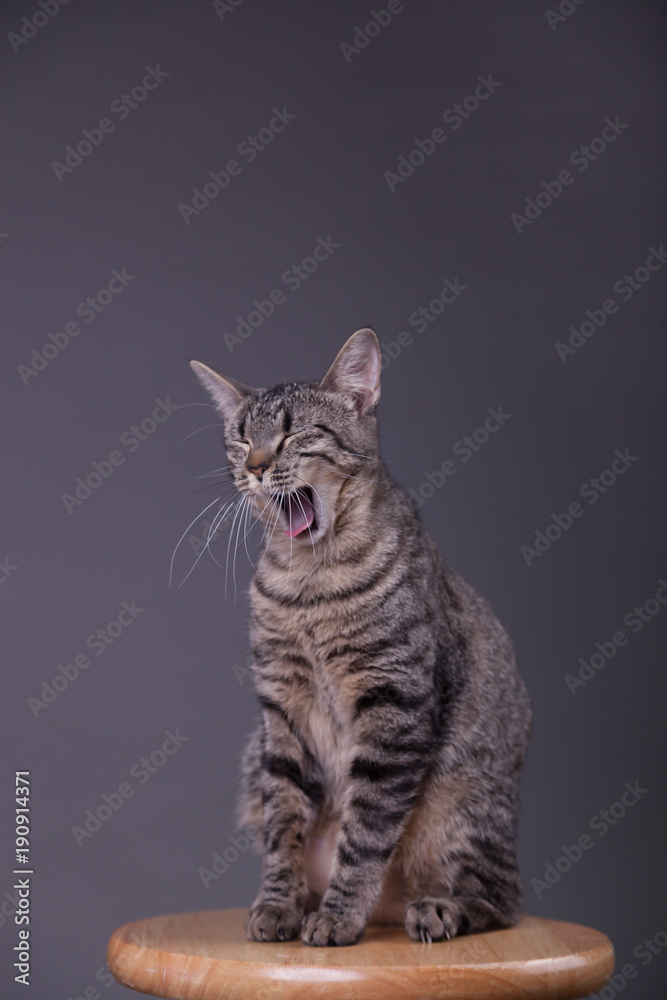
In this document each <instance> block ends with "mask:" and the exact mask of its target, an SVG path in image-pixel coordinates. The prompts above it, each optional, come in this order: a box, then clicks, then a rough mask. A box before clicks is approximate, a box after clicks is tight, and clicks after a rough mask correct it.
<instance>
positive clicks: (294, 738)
mask: <svg viewBox="0 0 667 1000" xmlns="http://www.w3.org/2000/svg"><path fill="white" fill-rule="evenodd" d="M192 368H193V370H194V371H195V372H196V374H197V376H198V377H199V379H200V380H201V382H202V383H203V384H204V386H205V387H206V389H207V390H208V392H209V393H210V394H211V396H212V398H213V400H214V402H215V404H216V407H217V408H218V410H219V412H220V413H221V415H222V417H223V420H224V426H225V442H226V448H227V455H228V459H229V463H230V464H229V468H230V470H231V474H232V476H233V480H234V483H235V485H236V487H237V489H238V491H240V493H242V494H243V495H244V496H245V497H246V498H247V500H248V501H249V502H250V503H251V504H252V505H253V506H254V509H255V510H256V512H257V516H261V518H262V520H263V522H264V524H265V540H264V545H263V554H262V557H261V560H260V563H259V565H258V568H257V570H256V572H255V575H254V578H253V580H252V583H251V587H250V597H251V611H250V638H251V652H252V664H253V673H254V677H255V683H256V688H257V692H258V695H259V701H260V705H261V718H260V720H259V724H258V726H257V729H256V731H255V732H254V734H253V735H252V737H251V739H250V741H249V744H248V746H247V749H246V751H245V755H244V761H243V783H242V795H241V808H240V822H241V823H242V824H251V823H252V824H255V825H256V826H257V827H259V828H261V829H262V833H263V836H262V846H263V872H262V880H261V887H260V889H259V892H258V894H257V898H256V899H255V901H254V903H253V904H252V907H251V908H250V911H249V915H248V919H247V924H246V934H247V936H248V938H249V939H251V940H253V941H276V940H279V941H284V940H288V939H290V938H294V937H295V936H297V935H299V934H300V936H301V940H302V941H303V942H304V943H305V944H308V945H352V944H356V942H358V941H359V939H360V938H361V936H362V935H363V933H364V929H365V928H366V925H367V924H368V923H369V922H371V923H390V924H395V923H399V924H402V923H405V927H406V930H407V932H408V934H409V935H410V937H411V938H413V939H414V940H415V941H419V940H421V941H428V942H431V941H439V940H441V939H443V938H447V939H449V938H451V937H453V936H454V935H456V934H466V933H473V932H476V931H484V930H487V929H490V928H493V927H503V926H509V925H511V924H512V923H513V922H515V921H516V919H517V917H518V914H519V908H520V903H521V886H520V880H519V873H518V870H517V862H516V855H515V839H516V826H517V812H518V782H519V775H520V771H521V766H522V762H523V757H524V754H525V751H526V746H527V742H528V736H529V728H530V706H529V701H528V696H527V693H526V689H525V687H524V685H523V682H522V681H521V679H520V677H519V674H518V672H517V669H516V665H515V660H514V653H513V649H512V644H511V642H510V639H509V637H508V636H507V634H506V633H505V631H504V630H503V628H502V626H501V625H500V624H499V622H498V621H497V620H496V618H495V617H494V615H493V613H492V611H491V609H490V607H489V605H488V604H487V603H486V602H485V601H484V600H483V599H482V598H481V597H479V596H478V595H477V594H476V593H475V591H474V590H473V589H472V588H471V587H469V586H468V585H467V584H466V583H465V582H464V581H463V580H462V579H461V578H460V577H459V576H458V575H457V574H456V573H454V572H453V571H452V570H451V569H449V568H448V567H447V566H446V565H445V564H444V562H443V560H442V558H441V556H440V554H439V552H438V550H437V548H436V546H435V543H434V542H433V541H432V539H431V538H430V536H429V535H428V534H427V532H426V530H425V529H424V527H423V525H422V524H421V522H420V520H419V519H418V517H417V515H416V513H415V510H414V508H413V506H412V504H411V503H410V501H409V500H408V498H407V497H406V495H405V494H404V493H403V492H402V490H401V489H400V488H399V487H398V486H397V485H396V484H395V483H394V482H392V480H391V479H390V477H389V475H388V473H387V470H386V468H385V466H384V465H383V463H382V461H381V459H380V457H379V445H378V429H377V419H376V414H375V409H376V405H377V402H378V399H379V397H380V368H381V363H380V349H379V344H378V340H377V337H376V336H375V334H374V332H373V331H372V330H370V329H364V330H359V331H357V333H355V334H353V335H352V336H351V337H350V339H349V340H348V341H347V343H346V344H345V345H344V346H343V347H342V349H341V350H340V352H339V353H338V356H337V357H336V359H335V361H334V362H333V364H332V366H331V368H330V369H329V371H328V372H327V374H326V375H325V376H324V378H323V379H322V380H321V381H320V382H291V383H288V384H286V385H278V386H275V387H273V388H270V389H254V388H250V387H249V386H247V385H243V384H242V383H240V382H237V381H235V380H234V379H231V378H228V377H225V376H222V375H218V374H217V373H216V372H214V371H212V370H211V369H210V368H207V367H206V366H205V365H202V364H200V363H199V362H196V361H193V362H192ZM259 842H260V841H259V840H258V843H259Z"/></svg>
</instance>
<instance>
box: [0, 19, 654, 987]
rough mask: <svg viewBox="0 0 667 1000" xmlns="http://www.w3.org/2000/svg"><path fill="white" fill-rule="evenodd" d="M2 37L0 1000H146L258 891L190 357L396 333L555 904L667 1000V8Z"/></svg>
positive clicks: (530, 843) (126, 24) (550, 912)
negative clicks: (21, 936)
mask: <svg viewBox="0 0 667 1000" xmlns="http://www.w3.org/2000/svg"><path fill="white" fill-rule="evenodd" d="M373 10H374V11H375V12H376V15H377V16H374V15H372V14H371V11H373ZM2 24H3V30H2V38H1V42H2V46H3V47H2V58H1V65H2V79H3V94H4V97H5V100H4V101H3V102H2V103H3V108H2V126H3V135H4V143H3V149H4V153H5V160H6V167H5V171H4V195H5V197H4V200H3V205H2V213H1V217H0V230H1V236H0V254H1V259H0V266H1V267H2V278H3V293H2V299H3V307H4V315H5V322H4V330H5V333H4V336H3V338H2V346H1V351H2V371H3V379H4V387H3V394H2V397H3V398H2V404H3V409H4V422H3V426H4V433H3V435H2V449H3V454H2V471H3V476H2V493H3V504H4V508H5V510H4V517H3V533H2V541H1V543H0V560H4V561H3V562H2V566H1V568H0V577H1V578H2V582H0V616H1V618H2V626H3V640H2V650H3V654H4V671H3V678H4V692H5V693H4V697H3V701H2V704H3V716H4V717H3V722H2V733H3V739H5V741H6V750H5V752H4V754H3V758H2V759H3V778H2V788H3V795H4V804H3V806H2V809H1V810H0V823H1V825H2V834H3V844H5V845H6V846H5V847H3V850H2V868H1V870H0V879H1V882H2V884H0V893H2V904H1V907H0V919H1V926H0V942H1V945H0V947H1V948H2V954H1V955H0V963H1V972H0V977H1V979H2V982H3V984H6V985H3V989H2V996H3V997H4V996H14V995H16V996H26V995H27V996H31V997H33V998H36V1000H42V998H44V1000H46V998H48V1000H55V998H62V1000H66V998H77V997H84V996H85V997H86V998H89V1000H94V998H96V997H97V996H98V995H99V996H105V997H106V996H115V995H120V994H121V993H122V992H123V990H122V987H120V986H118V985H113V984H112V983H111V981H110V978H109V975H108V972H107V970H106V969H105V965H104V963H105V945H106V940H107V938H108V935H109V934H110V932H111V931H112V930H113V928H114V927H116V926H117V925H118V924H120V923H124V922H126V921H129V920H132V919H136V918H139V917H143V916H149V915H152V914H158V913H163V912H172V911H181V910H196V909H202V908H217V907H226V906H245V905H247V904H248V903H249V902H250V900H251V898H252V896H253V893H254V891H255V888H256V884H257V879H258V872H259V861H258V859H257V858H256V857H255V856H254V855H253V854H252V852H251V851H247V850H244V849H243V848H244V843H245V842H244V841H243V840H240V841H237V846H236V847H234V845H233V843H232V841H231V840H230V837H232V836H233V835H234V798H235V790H236V785H237V773H238V763H239V754H240V749H241V747H242V744H243V740H244V738H245V735H246V733H247V732H248V731H249V729H250V727H251V725H252V722H253V719H254V716H255V701H254V695H253V692H252V687H251V684H250V682H249V680H248V677H247V674H246V672H245V665H246V608H247V605H246V596H245V595H246V590H247V584H248V580H249V574H250V567H249V564H248V560H247V558H246V557H245V554H244V553H243V548H242V547H241V549H240V552H239V557H238V559H237V566H236V572H237V596H236V599H234V587H233V585H232V583H231V580H230V581H229V583H228V587H227V596H226V597H225V559H226V552H227V546H228V541H229V537H230V536H229V532H226V531H223V532H221V534H220V535H219V536H218V537H217V538H216V539H215V541H214V542H213V543H212V545H211V553H212V555H214V556H215V558H216V559H217V561H218V562H219V563H220V564H221V567H222V568H220V567H219V566H218V565H216V562H215V561H214V560H213V559H211V558H209V556H208V554H204V556H203V557H202V558H201V559H200V560H199V562H198V564H197V566H196V569H195V570H194V572H192V574H191V575H190V576H189V578H188V579H187V582H186V583H184V584H183V586H181V587H179V586H178V585H179V584H180V583H181V581H182V580H183V578H184V577H185V576H186V574H187V573H188V571H189V570H190V568H191V567H192V565H193V563H194V561H195V559H196V556H197V553H198V552H199V551H201V548H202V538H205V537H206V532H207V530H208V529H207V524H205V523H204V522H206V519H207V517H208V514H205V515H203V517H202V518H200V519H199V520H198V521H196V522H195V524H194V525H193V526H192V527H191V528H190V529H189V531H186V529H187V528H188V525H189V523H190V522H191V521H192V519H193V518H195V517H196V515H197V514H198V513H199V512H200V511H201V510H203V509H204V507H205V506H206V505H207V504H209V503H210V502H211V501H213V500H214V499H215V497H216V496H219V491H218V492H216V488H215V486H214V485H213V486H211V484H212V483H213V484H215V482H216V480H215V479H197V478H196V477H197V476H201V475H202V474H204V473H208V472H209V471H211V470H214V469H216V468H217V467H219V466H222V465H224V464H225V458H224V457H223V455H222V451H221V434H220V430H219V429H216V428H213V427H210V426H209V425H211V424H212V423H213V421H214V420H215V416H214V414H213V411H212V410H211V409H209V408H206V406H205V405H204V404H205V403H206V399H205V397H204V395H203V393H202V392H201V391H200V388H199V386H198V384H196V382H195V379H194V376H193V375H192V374H191V372H190V369H189V367H188V360H189V359H190V358H193V357H194V358H197V359H199V360H201V361H204V362H206V363H208V364H210V365H211V366H213V367H216V368H218V369H219V370H221V371H223V372H226V373H228V374H230V375H233V376H235V377H237V378H239V379H241V380H243V381H246V382H250V383H254V384H257V385H267V384H271V383H274V382H278V381H281V380H284V379H313V378H317V377H319V376H320V375H322V374H323V373H324V371H325V370H326V368H327V366H328V365H329V363H330V361H331V360H332V359H333V357H334V355H335V353H336V351H337V350H338V348H339V346H340V345H341V344H342V342H343V340H344V339H345V338H346V337H347V336H348V335H349V334H350V333H352V332H353V331H354V330H355V329H357V328H358V327H360V326H364V325H368V324H370V325H372V326H373V327H374V328H375V329H376V330H377V332H378V335H379V337H380V339H381V341H382V342H383V345H384V348H383V349H384V350H385V354H386V363H385V371H384V376H383V392H382V401H381V405H380V410H379V417H380V426H381V433H382V439H383V452H384V457H385V459H386V460H387V462H388V463H391V464H390V466H389V467H390V469H391V472H392V474H393V476H394V477H395V478H396V480H397V481H398V482H400V483H401V484H402V485H404V486H405V487H406V488H410V489H412V490H414V494H415V496H416V498H417V499H416V502H421V508H420V509H421V514H422V517H423V519H424V521H425V523H426V524H427V526H428V528H429V530H430V531H431V532H432V533H433V535H434V537H435V538H436V540H437V542H438V544H439V545H440V547H441V549H442V551H443V552H444V554H445V557H446V558H447V560H448V561H449V562H450V563H451V564H452V565H453V566H454V567H455V568H457V569H458V570H459V571H460V572H461V573H462V574H463V575H464V576H465V577H466V578H467V579H468V580H469V581H470V582H471V583H472V584H473V585H474V586H476V587H477V588H478V589H479V590H480V591H481V592H482V593H483V594H484V595H486V596H487V597H488V598H489V599H490V601H491V602H492V604H493V605H494V607H495V609H496V611H497V613H498V615H499V617H500V618H501V620H502V621H503V622H504V624H505V625H506V626H507V628H508V629H509V631H510V633H511V634H512V635H513V637H514V640H515V642H516V646H517V650H518V655H519V659H520V663H521V666H522V670H523V674H524V676H525V678H526V681H527V683H528V686H529V688H530V691H531V694H532V699H533V705H534V711H535V724H534V736H533V741H532V747H531V751H530V755H529V759H528V762H527V767H526V772H525V778H524V781H523V812H522V821H521V834H520V858H521V866H522V871H523V874H524V877H525V885H526V891H525V895H526V908H527V910H528V911H529V912H531V913H534V914H539V915H546V916H551V917H555V918H561V919H568V920H572V921H578V922H581V923H586V924H591V925H593V926H595V927H599V928H600V929H602V930H603V931H605V932H606V933H607V934H609V935H610V937H611V938H612V940H613V942H614V944H615V947H616V950H617V958H618V963H617V969H618V970H620V972H619V975H620V976H621V978H620V979H619V978H617V979H616V980H615V985H614V986H612V987H609V988H608V989H607V992H606V993H604V992H603V994H602V995H603V996H604V997H605V1000H608V998H609V997H612V996H615V995H617V994H618V993H621V992H622V993H623V996H624V997H633V998H636V1000H651V998H655V1000H662V998H663V997H664V985H665V983H667V949H665V950H663V948H665V945H666V944H667V934H666V933H665V928H666V925H667V908H666V906H665V891H664V890H665V863H664V840H665V827H664V820H665V808H664V802H663V798H662V789H661V786H662V783H663V781H664V770H665V767H664V764H665V754H664V697H665V683H664V674H663V662H664V661H661V659H660V658H659V656H660V654H659V651H660V649H661V648H663V645H662V644H663V640H664V635H665V625H666V623H667V610H665V604H664V601H665V600H667V588H664V589H661V587H664V585H661V584H660V582H659V581H660V580H661V579H662V580H663V581H664V580H665V579H666V578H667V558H666V556H665V552H664V549H663V550H662V551H660V535H661V528H662V522H663V517H661V515H662V513H663V504H664V499H663V497H664V493H663V485H664V473H663V467H662V465H661V457H660V445H661V443H662V440H663V438H664V431H663V424H664V415H663V411H662V410H661V407H660V402H661V400H660V389H661V388H662V385H663V381H664V368H663V365H662V362H663V361H664V357H663V355H664V348H663V345H662V342H661V340H660V339H659V338H660V333H659V326H660V320H661V318H662V316H663V315H664V305H663V306H662V309H663V313H662V314H661V299H660V296H661V292H662V289H663V288H664V282H665V273H666V272H667V268H665V267H664V263H665V259H666V258H665V244H663V243H662V242H661V241H663V240H666V239H667V228H666V225H665V215H664V211H663V210H664V177H665V159H664V137H663V124H662V121H663V120H662V117H661V111H662V109H663V105H664V93H665V91H664V81H663V75H662V59H661V56H662V37H663V32H664V20H663V17H662V15H661V13H660V6H659V5H658V4H650V3H642V2H629V0H628V2H615V0H606V2H605V3H602V2H600V0H597V2H596V0H588V2H585V3H584V2H582V0H580V2H579V3H575V2H569V0H565V2H564V3H561V4H560V12H559V8H558V6H556V5H554V7H553V8H552V9H551V13H549V12H548V11H545V9H544V6H543V4H541V3H537V2H527V0H513V2H512V3H503V4H501V3H494V2H490V0H487V2H485V0H474V2H469V3H458V4H455V3H435V2H427V0H416V2H414V3H412V2H410V0H405V2H404V3H403V4H400V3H397V2H395V0H394V2H392V3H391V4H389V5H387V4H386V2H385V0H379V3H378V4H377V5H376V6H375V7H373V6H372V5H371V4H370V0H369V2H368V3H361V2H338V3H335V4H333V3H332V4H314V3H307V2H305V0H298V2H294V3H290V4H272V3H269V2H268V0H234V2H232V0H230V2H229V3H221V2H218V3H217V4H215V5H214V4H212V3H210V2H204V0H201V2H196V3H187V4H186V3H185V2H162V3H159V2H157V0H145V2H142V3H141V4H137V3H129V2H115V3H113V4H110V3H106V4H103V3H102V2H99V0H97V2H93V0H88V2H83V0H75V2H74V3H67V4H65V5H63V6H58V3H57V0H43V4H42V6H41V7H40V6H39V5H38V4H37V2H36V0H35V2H28V0H24V2H20V3H19V2H10V3H6V4H4V5H3V14H2ZM366 25H370V26H369V27H368V30H366V27H365V26H366ZM123 95H125V96H123ZM475 95H477V96H475ZM457 105H458V109H457V107H456V106H457ZM84 130H87V133H88V134H87V135H86V132H85V131H84ZM434 130H435V131H434ZM252 137H256V138H252ZM417 140H418V141H417ZM67 147H70V149H69V150H68V148H67ZM239 147H240V148H239ZM230 161H233V162H232V163H231V166H230ZM234 164H236V166H235V165H234ZM399 168H400V169H399ZM565 171H566V173H564V172H565ZM211 172H212V173H213V175H216V174H217V176H218V181H214V180H213V179H212V177H211V176H210V174H211ZM205 185H208V186H205ZM194 189H198V191H195V190H194ZM193 199H194V202H193ZM318 240H319V242H318ZM316 247H319V248H320V249H319V250H318V253H317V255H316V256H315V257H314V256H313V251H314V250H315V248H316ZM317 256H319V257H320V258H323V259H321V260H317ZM302 262H304V263H302ZM315 265H316V268H315ZM295 268H296V269H295ZM114 271H115V272H116V273H115V274H114V273H113V272H114ZM446 281H449V283H450V284H449V285H446V284H445V282H446ZM452 288H454V289H455V290H456V291H452ZM276 289H278V290H280V291H281V292H282V293H283V294H282V295H280V294H279V293H276V292H275V290H276ZM272 291H273V292H274V301H273V302H272V301H271V298H270V294H271V292H272ZM443 292H444V295H443V297H441V293H443ZM87 300H90V301H87ZM255 300H257V303H258V304H255ZM663 302H664V300H663ZM430 303H433V305H429V304H430ZM272 305H273V311H272V312H271V306H272ZM605 305H606V309H605ZM420 309H425V310H426V311H427V312H426V314H425V313H421V314H420V312H419V310H420ZM262 310H263V312H264V314H269V313H270V315H262ZM251 314H252V315H251ZM248 317H250V320H249V322H250V324H251V325H249V326H247V327H245V326H243V323H242V322H241V321H245V322H248ZM260 321H261V323H260ZM582 324H583V331H582V329H581V328H582ZM239 325H240V329H241V331H242V332H243V331H245V332H246V334H247V333H248V331H251V333H250V335H249V336H246V338H245V339H244V338H243V337H242V336H241V335H240V334H239V333H237V328H238V327H239ZM225 335H227V336H225ZM559 345H561V346H559ZM399 350H400V353H399ZM489 409H491V410H495V411H496V412H497V413H498V411H500V414H499V415H500V419H496V420H495V421H494V420H491V421H489V422H488V425H487V428H486V430H485V427H484V425H485V421H486V420H487V418H488V416H489V414H488V412H487V411H488V410H489ZM506 415H508V416H506ZM132 428H134V430H133V429H132ZM490 428H495V430H493V431H492V432H489V429H490ZM475 432H476V433H475ZM466 436H468V438H469V439H470V440H471V441H472V444H470V443H468V444H466V442H465V437H466ZM617 451H618V452H619V453H620V455H621V456H624V457H623V458H621V457H619V455H617V454H616V452H617ZM110 456H111V458H110ZM448 459H449V460H450V461H451V462H452V465H451V466H450V465H447V466H445V468H446V470H447V471H448V472H451V470H452V468H454V469H455V470H456V471H455V472H454V473H453V474H451V475H447V476H445V475H444V473H443V472H442V466H443V463H445V462H446V461H447V460H448ZM94 463H97V465H95V464H94ZM427 473H428V474H430V479H429V476H427ZM601 474H602V476H601ZM600 477H601V478H600ZM586 484H588V485H586ZM202 486H206V487H208V488H206V489H205V490H204V491H203V492H195V491H197V490H199V489H200V488H201V487H202ZM582 489H583V492H582ZM77 490H78V495H77V492H76V491H77ZM573 504H578V506H575V507H572V506H571V505H573ZM214 509H215V508H212V510H214ZM568 509H569V510H570V513H569V514H568ZM208 523H210V522H208ZM183 532H185V538H184V539H183V542H182V544H181V546H180V548H179V549H178V552H177V554H176V558H175V560H174V580H173V583H172V586H171V588H170V587H169V567H170V559H171V555H172V551H173V549H174V546H175V545H176V542H177V541H178V539H179V538H180V536H181V535H182V534H183ZM538 532H541V533H542V534H536V533H538ZM540 549H541V550H542V551H540ZM251 554H252V551H251ZM656 594H657V595H658V596H657V598H656ZM124 604H125V605H126V607H125V606H124ZM128 608H129V610H128ZM635 608H637V609H638V610H637V611H635V610H633V609H635ZM109 624H110V628H109V630H108V631H107V625H109ZM98 630H102V632H101V634H99V635H98V634H96V633H98ZM596 644H599V647H600V648H598V646H596ZM591 659H592V661H593V662H592V664H591ZM568 675H569V680H568ZM167 732H170V733H171V734H172V737H175V742H173V740H172V742H169V740H170V739H172V737H169V736H167V735H166V734H167ZM186 737H187V739H186ZM165 741H167V742H166V746H165V747H164V748H163V744H165ZM142 758H143V759H144V760H146V761H147V764H148V766H146V765H145V764H142V763H141V761H142ZM16 770H29V771H30V780H31V789H32V798H31V802H32V807H31V814H30V815H31V820H32V827H33V831H32V834H31V838H30V855H29V860H30V868H29V870H32V871H34V875H32V876H30V880H31V890H32V891H31V896H30V907H31V908H30V924H29V929H30V931H31V937H30V942H31V949H32V954H33V960H32V973H31V988H30V990H29V991H26V990H25V989H24V988H23V987H22V986H21V985H18V984H16V985H15V984H14V981H13V980H14V970H13V968H12V962H13V961H14V957H13V956H14V954H15V953H14V952H13V951H12V949H13V946H14V945H15V944H16V943H17V940H18V930H19V928H18V927H17V926H16V925H15V923H14V919H13V907H14V903H15V896H14V891H13V889H12V886H13V885H14V880H15V876H14V875H13V874H12V872H13V870H14V868H13V866H14V865H15V864H17V862H16V861H15V851H14V847H15V845H14V838H15V832H14V808H15V806H14V801H13V798H12V795H13V791H12V789H13V784H14V772H15V771H16ZM626 783H628V785H629V786H630V788H634V791H632V792H631V791H630V788H626ZM119 788H121V789H122V790H121V791H120V792H119ZM105 796H106V799H105V798H104V797H105ZM96 814H97V816H96ZM86 820H87V823H88V829H86V826H85V824H86ZM225 852H226V857H227V859H228V862H224V860H223V861H218V862H217V867H218V871H217V872H216V871H215V870H214V867H213V866H214V861H215V858H214V854H216V853H217V855H218V856H219V857H220V858H222V856H223V854H224V853H225ZM224 865H226V869H225V868H224ZM23 867H26V866H25V865H24V866H23ZM207 873H208V874H207ZM643 942H648V944H644V943H643ZM628 966H630V967H631V968H628ZM624 968H625V972H623V970H624ZM661 987H662V988H661ZM86 991H87V992H86Z"/></svg>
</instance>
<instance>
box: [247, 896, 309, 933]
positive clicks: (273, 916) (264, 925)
mask: <svg viewBox="0 0 667 1000" xmlns="http://www.w3.org/2000/svg"><path fill="white" fill-rule="evenodd" d="M302 912H303V911H301V910H298V909H297V908H296V906H294V904H293V903H259V904H258V905H256V906H253V907H252V909H251V910H250V912H249V913H248V919H247V921H246V928H245V933H246V937H247V938H248V940H249V941H290V940H291V939H292V938H294V937H296V936H297V934H298V932H299V927H300V926H301V918H302Z"/></svg>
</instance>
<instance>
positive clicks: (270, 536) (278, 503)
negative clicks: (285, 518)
mask: <svg viewBox="0 0 667 1000" xmlns="http://www.w3.org/2000/svg"><path fill="white" fill-rule="evenodd" d="M284 497H285V490H281V491H280V498H279V500H278V502H277V503H276V519H275V521H274V522H273V527H272V529H271V534H270V535H269V539H268V541H267V543H266V545H265V546H264V552H263V553H262V558H261V559H260V561H259V566H258V567H257V569H258V570H259V567H260V566H261V565H262V563H263V562H264V556H265V555H266V553H267V552H268V551H269V546H270V545H271V539H272V538H273V533H274V531H275V530H276V526H277V524H278V521H279V520H280V511H281V508H282V503H283V500H284Z"/></svg>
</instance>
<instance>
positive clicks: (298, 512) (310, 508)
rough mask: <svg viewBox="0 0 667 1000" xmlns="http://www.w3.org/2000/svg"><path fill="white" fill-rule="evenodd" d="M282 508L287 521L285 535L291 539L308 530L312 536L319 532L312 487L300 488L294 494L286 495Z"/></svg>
mask: <svg viewBox="0 0 667 1000" xmlns="http://www.w3.org/2000/svg"><path fill="white" fill-rule="evenodd" d="M281 506H282V508H283V511H284V513H285V517H286V519H287V527H286V528H285V534H286V535H289V536H290V538H295V537H296V536H297V535H300V534H301V532H303V531H306V530H309V531H310V534H311V535H312V534H313V532H315V531H317V527H318V525H317V515H316V512H315V502H314V498H313V491H312V490H311V488H310V486H304V487H299V489H298V490H294V491H293V492H292V493H286V494H285V496H284V497H283V500H282V504H281Z"/></svg>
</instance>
